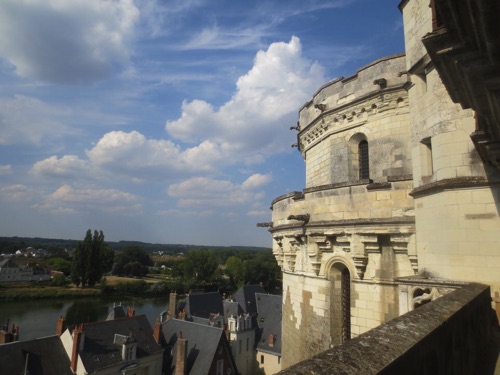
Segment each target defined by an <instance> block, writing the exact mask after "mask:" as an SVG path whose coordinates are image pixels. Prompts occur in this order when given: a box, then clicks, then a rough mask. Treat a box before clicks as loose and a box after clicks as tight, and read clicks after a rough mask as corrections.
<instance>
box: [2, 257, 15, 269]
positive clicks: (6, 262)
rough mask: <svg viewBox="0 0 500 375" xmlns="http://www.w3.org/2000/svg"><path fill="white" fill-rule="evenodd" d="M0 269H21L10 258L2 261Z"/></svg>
mask: <svg viewBox="0 0 500 375" xmlns="http://www.w3.org/2000/svg"><path fill="white" fill-rule="evenodd" d="M0 268H19V266H18V265H17V264H16V263H15V262H14V261H13V260H12V259H10V258H7V259H4V260H2V261H0Z"/></svg>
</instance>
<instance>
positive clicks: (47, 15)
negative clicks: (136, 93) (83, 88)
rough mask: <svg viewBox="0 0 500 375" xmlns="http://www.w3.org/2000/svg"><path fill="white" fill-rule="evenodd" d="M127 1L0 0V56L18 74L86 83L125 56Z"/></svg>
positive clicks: (129, 26)
mask: <svg viewBox="0 0 500 375" xmlns="http://www.w3.org/2000/svg"><path fill="white" fill-rule="evenodd" d="M139 16H140V11H139V9H138V8H137V7H136V6H135V5H134V2H133V0H71V1H68V0H2V1H1V2H0V56H1V57H3V58H4V59H6V60H7V61H9V62H10V63H11V64H12V65H13V66H14V67H15V70H16V73H17V74H18V75H20V76H22V77H29V78H34V79H36V80H40V81H44V82H52V83H63V84H75V83H89V82H93V81H96V80H100V79H103V78H105V77H106V76H107V75H109V74H110V73H111V71H112V69H113V65H114V64H117V63H118V64H124V63H126V62H127V61H128V58H129V56H130V50H129V48H130V46H129V45H130V43H131V41H132V39H133V37H134V26H135V24H136V23H137V21H138V18H139Z"/></svg>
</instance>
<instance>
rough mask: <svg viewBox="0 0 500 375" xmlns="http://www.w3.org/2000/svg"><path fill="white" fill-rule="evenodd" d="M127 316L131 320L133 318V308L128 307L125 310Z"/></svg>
mask: <svg viewBox="0 0 500 375" xmlns="http://www.w3.org/2000/svg"><path fill="white" fill-rule="evenodd" d="M127 316H128V317H129V318H132V317H134V316H135V310H134V306H129V307H128V309H127Z"/></svg>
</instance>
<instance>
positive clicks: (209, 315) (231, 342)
mask: <svg viewBox="0 0 500 375" xmlns="http://www.w3.org/2000/svg"><path fill="white" fill-rule="evenodd" d="M280 301H281V296H274V295H269V294H267V293H266V291H265V290H264V289H263V288H262V286H260V285H245V286H243V287H241V288H240V289H238V291H236V293H234V295H232V296H228V297H227V298H224V297H223V296H221V294H220V293H219V292H206V293H204V292H195V293H190V294H188V295H187V296H186V299H185V300H184V301H183V302H181V303H177V295H176V294H175V293H171V294H170V301H169V309H168V311H166V312H165V313H163V314H162V317H161V321H162V324H163V328H162V330H163V334H164V336H165V340H166V341H168V339H167V337H170V338H172V337H173V338H175V337H177V336H176V334H178V332H177V333H176V332H174V331H172V329H171V328H168V332H167V331H166V330H167V327H171V323H170V322H171V321H173V320H175V321H183V322H184V323H183V324H184V325H188V326H189V329H190V332H194V331H196V329H200V327H212V328H214V329H217V330H219V331H220V332H221V333H223V334H224V336H225V340H226V342H227V343H228V348H229V352H230V354H231V357H232V361H234V364H235V367H236V369H237V373H238V374H241V375H251V374H254V373H255V371H257V370H259V369H261V370H263V371H264V372H265V373H266V374H273V373H275V372H278V371H279V370H280V369H281V365H280V363H281V302H280ZM177 324H180V323H177ZM207 332H209V331H207ZM210 332H212V331H210ZM212 335H213V334H212ZM183 337H184V338H186V339H188V337H187V333H186V332H185V331H184V330H183ZM208 337H212V336H210V335H209V334H208V333H207V338H206V339H208ZM214 340H215V341H217V342H218V340H219V338H218V336H217V337H216V338H215V339H212V346H213V345H215V344H216V342H215V341H214ZM188 341H189V339H188ZM205 344H207V343H205ZM190 345H191V344H190ZM189 347H191V346H189ZM202 347H203V346H201V345H199V346H197V348H198V350H195V351H193V354H192V355H191V357H197V355H198V351H201V350H202V349H201V348H202ZM189 350H191V349H189ZM167 352H169V349H167ZM188 358H190V356H189V354H188ZM170 363H171V365H170V366H171V368H173V366H174V364H175V359H174V358H173V356H172V359H171V362H170ZM195 367H196V368H197V365H196V366H195V365H194V364H190V365H189V366H188V368H189V369H195ZM206 369H208V367H206ZM196 371H200V370H198V369H197V370H196ZM187 373H188V374H189V373H190V372H189V371H188V372H187ZM196 373H198V372H196Z"/></svg>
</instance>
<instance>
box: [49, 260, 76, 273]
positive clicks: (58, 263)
mask: <svg viewBox="0 0 500 375" xmlns="http://www.w3.org/2000/svg"><path fill="white" fill-rule="evenodd" d="M45 264H46V265H47V266H49V267H50V269H52V270H54V271H60V272H63V273H64V274H65V275H66V276H68V275H69V274H70V273H71V262H70V261H69V260H67V259H64V258H50V259H47V260H46V261H45Z"/></svg>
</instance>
